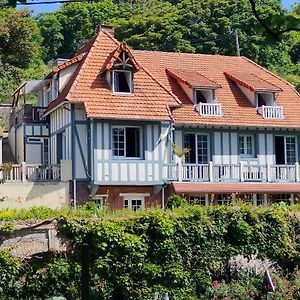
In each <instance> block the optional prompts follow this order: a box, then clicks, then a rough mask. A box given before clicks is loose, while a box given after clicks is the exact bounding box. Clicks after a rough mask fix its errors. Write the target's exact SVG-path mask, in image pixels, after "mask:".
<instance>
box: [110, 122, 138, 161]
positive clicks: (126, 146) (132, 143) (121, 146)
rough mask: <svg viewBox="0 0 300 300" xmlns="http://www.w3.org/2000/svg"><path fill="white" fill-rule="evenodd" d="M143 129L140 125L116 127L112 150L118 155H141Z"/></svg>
mask: <svg viewBox="0 0 300 300" xmlns="http://www.w3.org/2000/svg"><path fill="white" fill-rule="evenodd" d="M140 140H141V130H140V128H139V127H114V128H113V129H112V143H113V144H112V151H113V156H116V157H129V158H130V157H132V158H134V157H136V158H140V157H141V142H140Z"/></svg>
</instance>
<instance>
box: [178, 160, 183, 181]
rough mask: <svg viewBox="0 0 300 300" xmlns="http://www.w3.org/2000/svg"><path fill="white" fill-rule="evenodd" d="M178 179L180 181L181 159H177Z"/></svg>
mask: <svg viewBox="0 0 300 300" xmlns="http://www.w3.org/2000/svg"><path fill="white" fill-rule="evenodd" d="M178 181H180V182H181V181H182V161H181V159H180V160H179V161H178Z"/></svg>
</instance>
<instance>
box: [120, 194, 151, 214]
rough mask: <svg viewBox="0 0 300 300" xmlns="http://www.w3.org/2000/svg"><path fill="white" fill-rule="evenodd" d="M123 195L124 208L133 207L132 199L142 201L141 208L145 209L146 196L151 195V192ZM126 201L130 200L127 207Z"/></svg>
mask: <svg viewBox="0 0 300 300" xmlns="http://www.w3.org/2000/svg"><path fill="white" fill-rule="evenodd" d="M120 196H121V197H123V208H127V209H132V201H133V200H138V201H141V207H140V210H141V211H143V210H145V197H147V196H150V194H120ZM125 201H128V207H125Z"/></svg>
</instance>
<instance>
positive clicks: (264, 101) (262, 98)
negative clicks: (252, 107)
mask: <svg viewBox="0 0 300 300" xmlns="http://www.w3.org/2000/svg"><path fill="white" fill-rule="evenodd" d="M274 98H275V97H274V93H260V92H258V93H257V100H256V101H257V105H256V106H257V107H261V106H263V105H264V106H273V105H274V103H275V99H274Z"/></svg>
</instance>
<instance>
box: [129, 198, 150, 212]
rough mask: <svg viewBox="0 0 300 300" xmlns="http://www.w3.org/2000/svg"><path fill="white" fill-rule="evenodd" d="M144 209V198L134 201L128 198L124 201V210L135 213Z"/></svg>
mask: <svg viewBox="0 0 300 300" xmlns="http://www.w3.org/2000/svg"><path fill="white" fill-rule="evenodd" d="M144 207H145V200H144V198H140V199H135V198H134V197H128V198H125V199H124V208H127V209H131V210H133V211H137V210H143V209H144Z"/></svg>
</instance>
